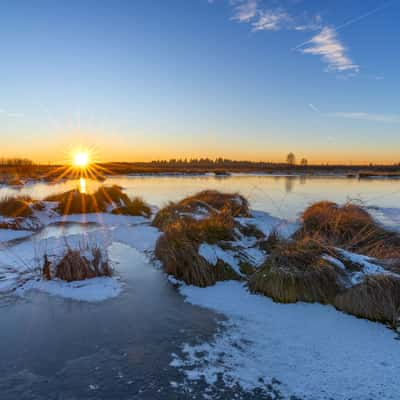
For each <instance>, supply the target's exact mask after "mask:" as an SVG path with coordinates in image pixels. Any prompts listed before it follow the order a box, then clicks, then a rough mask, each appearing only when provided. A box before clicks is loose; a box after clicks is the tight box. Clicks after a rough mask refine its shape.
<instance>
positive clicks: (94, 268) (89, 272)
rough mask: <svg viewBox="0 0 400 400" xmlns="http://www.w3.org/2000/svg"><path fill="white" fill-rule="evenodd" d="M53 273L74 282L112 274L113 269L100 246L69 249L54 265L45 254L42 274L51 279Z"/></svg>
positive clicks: (57, 276) (59, 277)
mask: <svg viewBox="0 0 400 400" xmlns="http://www.w3.org/2000/svg"><path fill="white" fill-rule="evenodd" d="M52 275H54V276H55V277H56V278H58V279H62V280H64V281H67V282H72V281H81V280H84V279H90V278H95V277H99V276H111V275H112V270H111V268H110V266H109V263H108V261H107V260H106V259H105V257H104V255H103V253H102V252H101V249H100V248H98V247H94V248H92V249H89V250H87V251H81V250H72V249H68V250H67V251H66V253H65V254H64V256H63V257H62V258H61V260H60V261H59V262H58V263H57V264H56V265H54V266H53V265H51V263H50V261H49V259H48V257H47V256H45V258H44V264H43V268H42V276H43V278H44V279H46V280H50V279H52Z"/></svg>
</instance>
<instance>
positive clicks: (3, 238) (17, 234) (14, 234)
mask: <svg viewBox="0 0 400 400" xmlns="http://www.w3.org/2000/svg"><path fill="white" fill-rule="evenodd" d="M32 234H33V232H32V231H25V230H15V229H0V243H3V242H8V241H10V240H15V239H21V238H25V237H27V236H31V235H32Z"/></svg>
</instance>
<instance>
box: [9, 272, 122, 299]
mask: <svg viewBox="0 0 400 400" xmlns="http://www.w3.org/2000/svg"><path fill="white" fill-rule="evenodd" d="M31 290H39V291H41V292H45V293H48V294H50V295H53V296H59V297H63V298H67V299H72V300H79V301H88V302H99V301H104V300H106V299H110V298H113V297H117V296H118V295H119V294H120V293H121V291H122V285H121V283H120V282H119V281H118V280H116V279H115V278H109V277H97V278H92V279H86V280H83V281H75V282H65V281H62V280H59V279H53V280H51V281H45V280H31V281H28V282H26V283H25V284H24V285H22V286H20V287H19V288H18V289H17V290H16V293H17V294H18V295H20V296H24V295H25V294H26V293H27V292H29V291H31Z"/></svg>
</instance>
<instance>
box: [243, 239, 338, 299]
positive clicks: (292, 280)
mask: <svg viewBox="0 0 400 400" xmlns="http://www.w3.org/2000/svg"><path fill="white" fill-rule="evenodd" d="M328 251H329V250H328V249H327V248H326V247H324V246H323V245H321V243H319V242H317V241H315V240H312V239H304V240H300V241H293V242H292V241H281V242H279V244H278V243H276V244H275V247H274V249H273V250H272V252H271V254H270V256H269V257H268V258H267V260H266V261H265V263H264V265H263V266H262V267H261V268H260V269H259V270H257V272H256V273H255V274H253V275H252V276H251V278H250V281H249V288H250V290H251V291H252V292H253V293H261V294H264V295H266V296H269V297H271V298H272V299H273V300H275V301H278V302H281V303H295V302H297V301H306V302H319V303H323V304H327V303H331V302H332V301H333V299H334V298H335V296H336V294H337V293H338V291H339V289H340V287H339V286H338V283H337V282H338V272H337V271H336V269H335V267H334V266H333V265H332V264H330V263H329V262H328V261H326V260H325V259H324V258H323V255H324V254H326V253H327V252H328Z"/></svg>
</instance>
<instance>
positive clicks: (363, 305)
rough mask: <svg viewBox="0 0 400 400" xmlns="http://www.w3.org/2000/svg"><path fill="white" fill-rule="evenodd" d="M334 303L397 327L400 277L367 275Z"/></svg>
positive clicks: (362, 316) (359, 314)
mask: <svg viewBox="0 0 400 400" xmlns="http://www.w3.org/2000/svg"><path fill="white" fill-rule="evenodd" d="M334 305H335V306H336V308H338V309H339V310H341V311H344V312H346V313H348V314H352V315H355V316H357V317H360V318H366V319H369V320H372V321H379V322H384V323H388V324H390V325H391V326H392V327H394V328H396V327H397V326H398V325H399V323H400V277H396V276H393V275H373V276H367V277H365V278H364V280H363V281H362V282H361V283H360V284H358V285H356V286H353V287H351V288H349V289H347V290H346V291H344V292H343V293H340V294H338V295H337V296H336V298H335V301H334Z"/></svg>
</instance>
